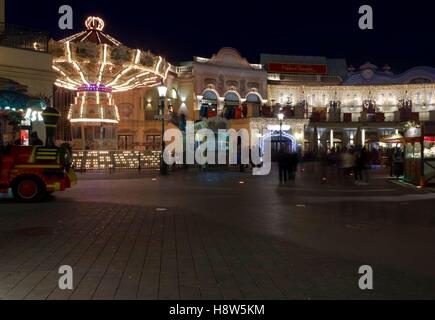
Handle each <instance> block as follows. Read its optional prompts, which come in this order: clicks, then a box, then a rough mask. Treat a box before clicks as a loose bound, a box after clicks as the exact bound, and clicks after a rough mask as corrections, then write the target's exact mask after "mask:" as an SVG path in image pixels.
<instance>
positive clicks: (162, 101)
mask: <svg viewBox="0 0 435 320" xmlns="http://www.w3.org/2000/svg"><path fill="white" fill-rule="evenodd" d="M157 90H158V91H159V97H160V106H159V109H160V117H161V121H162V150H161V154H160V175H162V176H165V175H167V174H168V168H167V167H166V163H165V160H164V157H163V154H164V152H165V148H166V145H165V139H164V136H165V98H166V93H167V91H168V88H167V87H166V86H165V85H164V84H163V83H162V85H161V86H159V87H158V88H157Z"/></svg>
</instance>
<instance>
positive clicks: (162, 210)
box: [156, 208, 168, 212]
mask: <svg viewBox="0 0 435 320" xmlns="http://www.w3.org/2000/svg"><path fill="white" fill-rule="evenodd" d="M156 211H158V212H164V211H168V208H156Z"/></svg>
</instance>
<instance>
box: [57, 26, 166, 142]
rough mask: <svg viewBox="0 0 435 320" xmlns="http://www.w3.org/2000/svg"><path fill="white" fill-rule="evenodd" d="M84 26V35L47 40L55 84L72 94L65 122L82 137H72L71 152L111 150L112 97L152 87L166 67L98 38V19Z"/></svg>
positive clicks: (162, 77) (141, 53) (156, 59)
mask: <svg viewBox="0 0 435 320" xmlns="http://www.w3.org/2000/svg"><path fill="white" fill-rule="evenodd" d="M85 25H86V30H85V31H82V32H80V33H77V34H75V35H72V36H70V37H68V38H66V39H63V40H60V41H54V40H52V41H50V43H49V48H50V52H51V53H52V55H53V69H54V70H55V71H56V72H57V80H56V83H55V84H56V85H57V86H59V87H63V88H66V89H70V90H75V91H76V92H77V94H76V98H75V101H74V103H73V104H72V105H71V107H70V110H69V114H68V119H69V120H70V122H71V124H72V127H73V129H74V127H80V128H82V130H84V131H83V132H84V133H85V134H82V135H81V137H80V134H78V138H77V139H76V140H75V139H74V135H73V140H75V141H74V145H75V148H78V149H80V148H84V147H86V148H91V149H116V146H117V142H116V134H115V133H114V130H116V125H117V124H118V122H119V120H120V118H119V113H118V108H117V106H116V104H115V101H114V99H113V97H112V92H122V91H128V90H131V89H135V88H141V87H154V86H157V85H159V84H161V83H162V82H163V81H164V80H165V79H166V77H167V75H168V72H169V69H170V65H169V63H167V62H166V61H165V59H163V58H162V57H160V56H156V55H153V54H152V53H151V52H150V51H141V50H139V49H131V48H128V47H126V46H124V45H123V44H122V43H121V42H119V41H118V40H116V39H114V38H112V37H111V36H109V35H107V34H106V33H104V32H103V29H104V21H103V20H102V19H101V18H98V17H89V18H88V19H87V20H86V22H85ZM97 127H98V128H101V130H100V129H96V128H97ZM103 127H104V128H103ZM103 129H104V130H103ZM84 135H86V139H85V138H84ZM89 144H90V145H89Z"/></svg>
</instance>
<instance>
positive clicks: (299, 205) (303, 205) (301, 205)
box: [296, 204, 307, 208]
mask: <svg viewBox="0 0 435 320" xmlns="http://www.w3.org/2000/svg"><path fill="white" fill-rule="evenodd" d="M296 207H298V208H306V207H307V206H306V205H305V204H297V205H296Z"/></svg>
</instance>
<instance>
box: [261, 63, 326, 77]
mask: <svg viewBox="0 0 435 320" xmlns="http://www.w3.org/2000/svg"><path fill="white" fill-rule="evenodd" d="M269 72H270V73H294V74H327V73H328V67H327V65H326V64H293V63H269Z"/></svg>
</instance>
